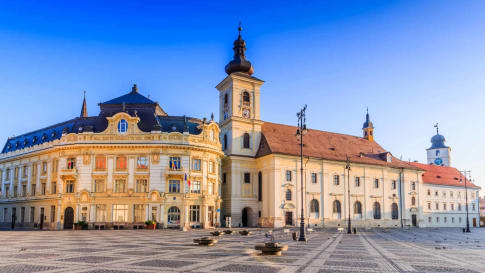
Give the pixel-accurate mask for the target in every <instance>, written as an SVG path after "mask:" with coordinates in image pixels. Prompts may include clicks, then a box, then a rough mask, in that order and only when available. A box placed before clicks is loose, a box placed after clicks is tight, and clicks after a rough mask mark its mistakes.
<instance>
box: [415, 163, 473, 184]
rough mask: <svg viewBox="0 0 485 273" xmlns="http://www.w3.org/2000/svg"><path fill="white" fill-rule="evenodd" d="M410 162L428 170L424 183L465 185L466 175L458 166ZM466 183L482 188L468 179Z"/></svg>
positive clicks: (424, 175) (424, 176)
mask: <svg viewBox="0 0 485 273" xmlns="http://www.w3.org/2000/svg"><path fill="white" fill-rule="evenodd" d="M410 164H411V165H413V166H415V167H417V168H421V169H423V170H425V171H426V172H425V173H424V174H423V183H425V184H436V185H443V186H454V187H465V177H463V176H462V175H461V173H460V171H459V170H457V169H456V168H453V167H445V166H437V165H430V164H422V163H418V162H410ZM460 179H461V181H460ZM466 185H467V187H469V188H477V189H479V188H480V187H479V186H477V185H474V184H473V183H472V182H470V180H467V182H466Z"/></svg>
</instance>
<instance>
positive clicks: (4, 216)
mask: <svg viewBox="0 0 485 273" xmlns="http://www.w3.org/2000/svg"><path fill="white" fill-rule="evenodd" d="M7 214H8V208H3V222H4V223H5V222H7V219H8V217H7V216H8V215H7Z"/></svg>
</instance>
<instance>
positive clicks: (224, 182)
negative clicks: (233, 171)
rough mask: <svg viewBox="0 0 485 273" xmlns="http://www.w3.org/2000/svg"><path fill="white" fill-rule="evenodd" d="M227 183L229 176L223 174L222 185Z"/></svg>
mask: <svg viewBox="0 0 485 273" xmlns="http://www.w3.org/2000/svg"><path fill="white" fill-rule="evenodd" d="M226 182H227V176H226V173H223V174H222V184H226Z"/></svg>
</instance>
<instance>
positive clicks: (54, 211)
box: [51, 206, 56, 223]
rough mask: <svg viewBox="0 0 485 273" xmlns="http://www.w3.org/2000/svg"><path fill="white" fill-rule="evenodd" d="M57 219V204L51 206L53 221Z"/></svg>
mask: <svg viewBox="0 0 485 273" xmlns="http://www.w3.org/2000/svg"><path fill="white" fill-rule="evenodd" d="M55 221H56V206H51V223H54V222H55Z"/></svg>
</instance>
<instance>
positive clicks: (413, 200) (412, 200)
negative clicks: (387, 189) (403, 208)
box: [411, 196, 416, 206]
mask: <svg viewBox="0 0 485 273" xmlns="http://www.w3.org/2000/svg"><path fill="white" fill-rule="evenodd" d="M411 206H416V197H414V196H413V197H411Z"/></svg>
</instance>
